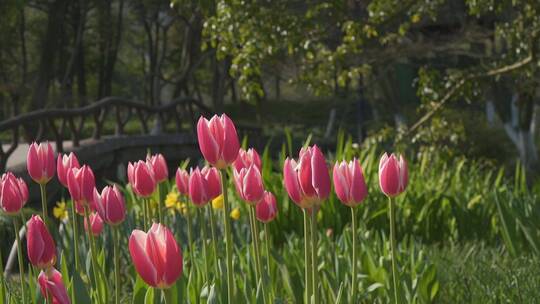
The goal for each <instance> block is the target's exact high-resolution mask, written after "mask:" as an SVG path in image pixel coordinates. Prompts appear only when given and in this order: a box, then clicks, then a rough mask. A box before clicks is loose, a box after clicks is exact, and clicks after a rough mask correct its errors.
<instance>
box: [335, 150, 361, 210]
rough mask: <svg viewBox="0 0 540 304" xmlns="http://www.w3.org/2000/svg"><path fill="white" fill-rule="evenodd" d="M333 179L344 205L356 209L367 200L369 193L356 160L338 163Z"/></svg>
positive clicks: (337, 193) (338, 195)
mask: <svg viewBox="0 0 540 304" xmlns="http://www.w3.org/2000/svg"><path fill="white" fill-rule="evenodd" d="M333 178H334V190H335V191H336V195H337V197H338V198H339V200H340V201H341V202H342V203H343V204H345V205H347V206H349V207H354V206H356V205H358V204H360V203H361V202H362V201H363V200H364V199H365V198H366V196H367V193H368V190H367V186H366V181H365V179H364V174H363V173H362V168H361V167H360V163H359V162H358V160H357V159H356V158H355V159H354V160H352V161H350V162H349V163H347V162H345V161H342V162H341V163H336V164H335V166H334V172H333Z"/></svg>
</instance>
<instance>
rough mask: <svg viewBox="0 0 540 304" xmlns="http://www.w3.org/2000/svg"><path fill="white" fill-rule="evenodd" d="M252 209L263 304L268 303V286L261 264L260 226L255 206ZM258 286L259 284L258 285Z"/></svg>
mask: <svg viewBox="0 0 540 304" xmlns="http://www.w3.org/2000/svg"><path fill="white" fill-rule="evenodd" d="M249 209H251V218H252V219H253V243H254V244H255V260H256V261H257V268H258V269H259V278H260V280H261V291H262V294H263V303H266V296H267V294H266V286H265V284H264V275H263V272H262V266H261V265H262V263H261V251H260V249H259V248H260V247H259V225H258V223H257V218H256V217H255V206H250V208H249ZM257 284H258V283H257Z"/></svg>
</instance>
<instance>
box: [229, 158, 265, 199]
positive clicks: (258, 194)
mask: <svg viewBox="0 0 540 304" xmlns="http://www.w3.org/2000/svg"><path fill="white" fill-rule="evenodd" d="M233 175H234V185H235V186H236V191H237V192H238V195H240V197H241V198H242V199H243V200H244V201H245V202H246V203H248V204H252V205H254V204H256V203H258V202H259V201H260V200H261V198H262V197H263V194H264V186H263V182H262V177H261V172H260V171H259V169H258V168H257V166H255V165H254V164H252V165H250V166H249V167H248V168H243V169H242V170H240V172H238V171H236V170H234V172H233Z"/></svg>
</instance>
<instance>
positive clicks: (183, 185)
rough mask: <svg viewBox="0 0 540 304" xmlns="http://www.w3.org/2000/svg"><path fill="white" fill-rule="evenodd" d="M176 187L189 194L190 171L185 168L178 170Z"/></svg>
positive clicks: (179, 190) (184, 193)
mask: <svg viewBox="0 0 540 304" xmlns="http://www.w3.org/2000/svg"><path fill="white" fill-rule="evenodd" d="M176 188H178V192H180V193H182V194H183V195H187V194H189V173H188V172H187V171H186V170H185V169H181V168H178V170H176Z"/></svg>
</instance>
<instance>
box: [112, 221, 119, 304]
mask: <svg viewBox="0 0 540 304" xmlns="http://www.w3.org/2000/svg"><path fill="white" fill-rule="evenodd" d="M112 235H113V243H114V244H113V254H114V300H115V303H116V304H120V288H121V287H120V251H119V249H118V245H119V241H120V240H119V236H118V227H116V226H113V227H112Z"/></svg>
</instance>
